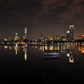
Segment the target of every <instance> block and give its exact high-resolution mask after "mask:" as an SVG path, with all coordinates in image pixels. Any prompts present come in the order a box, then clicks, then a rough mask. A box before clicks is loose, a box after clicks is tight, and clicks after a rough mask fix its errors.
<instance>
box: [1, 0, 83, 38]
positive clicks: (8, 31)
mask: <svg viewBox="0 0 84 84" xmlns="http://www.w3.org/2000/svg"><path fill="white" fill-rule="evenodd" d="M69 24H74V25H75V38H77V36H78V35H81V34H84V28H83V27H84V0H0V38H3V37H7V36H10V35H11V36H13V35H14V34H15V32H18V33H19V35H20V36H22V35H23V34H24V27H25V26H27V27H28V38H29V39H38V38H39V35H40V34H44V35H45V36H48V37H49V36H51V35H53V34H56V35H61V34H66V31H67V30H68V26H69Z"/></svg>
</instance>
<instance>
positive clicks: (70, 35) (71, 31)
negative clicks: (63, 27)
mask: <svg viewBox="0 0 84 84" xmlns="http://www.w3.org/2000/svg"><path fill="white" fill-rule="evenodd" d="M67 40H68V41H73V40H74V25H69V30H68V31H67Z"/></svg>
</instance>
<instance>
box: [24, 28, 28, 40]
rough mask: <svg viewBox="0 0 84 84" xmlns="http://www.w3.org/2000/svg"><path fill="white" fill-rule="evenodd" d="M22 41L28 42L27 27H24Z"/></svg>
mask: <svg viewBox="0 0 84 84" xmlns="http://www.w3.org/2000/svg"><path fill="white" fill-rule="evenodd" d="M23 40H24V42H27V41H28V39H27V27H25V30H24V36H23Z"/></svg>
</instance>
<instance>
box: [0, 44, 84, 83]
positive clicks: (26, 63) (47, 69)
mask: <svg viewBox="0 0 84 84" xmlns="http://www.w3.org/2000/svg"><path fill="white" fill-rule="evenodd" d="M52 80H56V81H55V82H61V83H67V82H69V83H70V81H74V82H75V83H76V82H80V81H83V80H84V46H83V45H82V46H80V45H78V46H76V45H73V44H61V45H59V44H58V45H54V46H52V45H49V46H27V47H25V46H18V45H15V46H0V82H5V83H6V84H9V82H10V83H13V84H16V83H17V82H27V83H29V82H32V81H36V82H37V81H38V83H43V84H44V83H50V81H51V82H52ZM59 80H60V81H59ZM39 81H40V82H39Z"/></svg>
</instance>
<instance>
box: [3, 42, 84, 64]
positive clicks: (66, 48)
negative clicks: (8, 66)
mask: <svg viewBox="0 0 84 84" xmlns="http://www.w3.org/2000/svg"><path fill="white" fill-rule="evenodd" d="M32 47H33V48H37V49H39V50H40V51H42V53H43V56H44V58H45V57H46V58H59V57H60V54H61V53H64V54H65V55H66V57H67V58H68V62H69V63H74V60H75V59H74V48H76V49H78V51H79V52H81V53H84V45H77V44H76V43H75V44H74V43H61V44H55V45H43V46H32ZM21 48H22V49H23V52H24V60H25V62H27V58H28V57H27V55H28V50H27V48H28V45H27V44H26V43H24V45H23V46H19V45H18V44H17V43H16V44H15V46H7V45H6V46H4V49H9V50H14V51H15V55H17V54H18V52H19V51H20V49H21Z"/></svg>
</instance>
